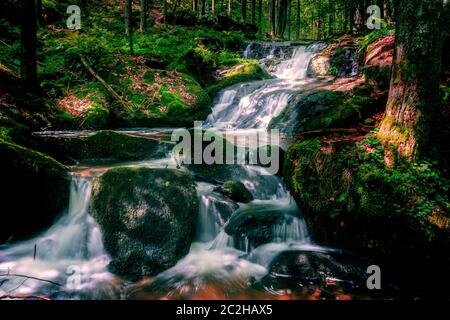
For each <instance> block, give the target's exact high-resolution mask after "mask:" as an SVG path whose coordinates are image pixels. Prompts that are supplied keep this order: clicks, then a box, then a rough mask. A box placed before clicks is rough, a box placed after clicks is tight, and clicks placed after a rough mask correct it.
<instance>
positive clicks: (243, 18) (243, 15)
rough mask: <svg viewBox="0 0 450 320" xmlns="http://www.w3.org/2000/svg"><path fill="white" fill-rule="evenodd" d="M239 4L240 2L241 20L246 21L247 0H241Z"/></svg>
mask: <svg viewBox="0 0 450 320" xmlns="http://www.w3.org/2000/svg"><path fill="white" fill-rule="evenodd" d="M241 4H242V9H241V13H242V21H244V22H245V21H247V0H241Z"/></svg>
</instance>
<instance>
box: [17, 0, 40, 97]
mask: <svg viewBox="0 0 450 320" xmlns="http://www.w3.org/2000/svg"><path fill="white" fill-rule="evenodd" d="M20 4H21V13H22V14H21V28H20V44H21V60H20V73H21V77H22V81H23V84H24V86H25V87H27V88H28V89H30V90H32V91H35V92H37V91H39V89H40V88H39V81H38V74H37V52H36V51H37V46H36V44H37V21H36V3H35V0H21V2H20Z"/></svg>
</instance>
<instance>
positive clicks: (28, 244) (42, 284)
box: [0, 176, 112, 298]
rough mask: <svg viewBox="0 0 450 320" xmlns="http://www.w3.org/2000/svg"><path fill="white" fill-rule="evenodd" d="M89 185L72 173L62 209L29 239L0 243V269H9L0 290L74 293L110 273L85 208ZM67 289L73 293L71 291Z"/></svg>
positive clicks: (94, 225)
mask: <svg viewBox="0 0 450 320" xmlns="http://www.w3.org/2000/svg"><path fill="white" fill-rule="evenodd" d="M91 190H92V181H91V179H89V178H85V177H80V176H73V177H72V182H71V190H70V203H69V206H68V209H67V212H66V213H64V214H63V215H62V216H61V217H60V218H59V219H58V220H57V221H56V223H55V224H54V225H53V226H52V227H51V228H50V229H48V230H47V231H45V232H44V233H42V234H41V235H39V236H38V237H36V238H35V239H31V240H28V241H24V242H21V243H17V244H13V245H4V246H3V247H2V248H1V251H0V274H2V275H7V274H8V273H10V274H12V276H9V277H8V281H7V282H6V283H5V284H4V285H3V286H2V287H1V290H2V291H4V292H5V293H8V292H13V293H14V294H33V293H36V292H37V293H40V294H46V293H47V292H49V293H50V294H51V293H52V292H55V289H56V290H57V291H58V292H61V294H62V295H63V297H64V298H75V297H77V295H78V294H80V293H83V292H90V291H92V290H95V289H96V286H98V285H99V283H101V282H106V281H109V280H110V279H111V278H112V275H111V274H110V273H109V272H107V270H106V266H107V265H108V263H109V260H110V259H109V257H108V255H107V254H106V253H105V250H104V248H103V243H102V237H101V232H100V229H99V226H98V225H97V223H96V222H95V221H94V219H93V218H92V216H90V215H89V213H88V207H89V200H90V195H91ZM34 248H36V249H34ZM34 256H35V257H34ZM15 275H26V276H27V277H35V278H38V279H42V280H49V281H52V282H54V283H57V284H58V285H55V284H53V283H50V282H47V281H41V280H37V279H26V278H23V277H21V276H15ZM24 280H26V281H24ZM55 286H56V287H55ZM72 292H76V294H75V295H71V293H72ZM66 294H70V295H69V296H66ZM57 297H58V296H57Z"/></svg>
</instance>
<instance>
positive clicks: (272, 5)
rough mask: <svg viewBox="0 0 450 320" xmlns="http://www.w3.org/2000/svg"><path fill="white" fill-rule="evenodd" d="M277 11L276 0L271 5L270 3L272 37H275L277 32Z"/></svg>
mask: <svg viewBox="0 0 450 320" xmlns="http://www.w3.org/2000/svg"><path fill="white" fill-rule="evenodd" d="M275 10H276V0H271V3H270V34H271V35H272V37H274V36H275V32H276V24H275Z"/></svg>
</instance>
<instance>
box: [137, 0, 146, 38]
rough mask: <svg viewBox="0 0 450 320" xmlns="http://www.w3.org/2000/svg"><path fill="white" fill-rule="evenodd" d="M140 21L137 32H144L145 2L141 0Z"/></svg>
mask: <svg viewBox="0 0 450 320" xmlns="http://www.w3.org/2000/svg"><path fill="white" fill-rule="evenodd" d="M140 18H141V21H140V24H139V30H140V31H141V32H144V31H145V29H146V28H147V0H141V16H140Z"/></svg>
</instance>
